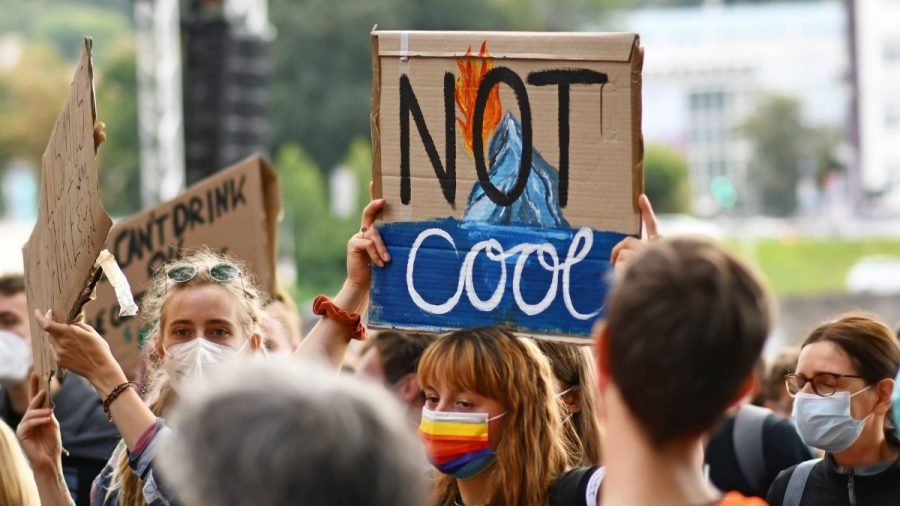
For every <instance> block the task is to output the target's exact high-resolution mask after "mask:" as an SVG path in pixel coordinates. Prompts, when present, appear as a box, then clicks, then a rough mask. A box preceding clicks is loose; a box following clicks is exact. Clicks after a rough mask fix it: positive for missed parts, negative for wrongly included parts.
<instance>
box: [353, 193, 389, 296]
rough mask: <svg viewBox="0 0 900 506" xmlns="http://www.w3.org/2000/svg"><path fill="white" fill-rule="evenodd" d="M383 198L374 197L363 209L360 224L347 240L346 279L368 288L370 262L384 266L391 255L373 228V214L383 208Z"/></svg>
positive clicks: (370, 274) (370, 276)
mask: <svg viewBox="0 0 900 506" xmlns="http://www.w3.org/2000/svg"><path fill="white" fill-rule="evenodd" d="M384 205H385V201H384V199H376V200H373V201H372V202H369V204H368V205H367V206H366V207H365V209H363V214H362V226H361V227H360V229H359V232H357V233H356V234H355V235H354V236H353V237H351V238H350V241H349V242H347V281H348V282H350V283H351V284H353V285H355V286H358V287H360V288H363V289H365V290H366V291H368V290H369V285H370V284H371V283H372V273H371V264H373V263H374V264H375V265H377V266H378V267H384V264H385V263H386V262H390V260H391V255H390V254H389V253H388V251H387V247H386V246H385V245H384V241H382V240H381V234H379V233H378V230H377V229H376V228H375V216H376V215H377V214H378V213H379V212H381V210H382V209H384Z"/></svg>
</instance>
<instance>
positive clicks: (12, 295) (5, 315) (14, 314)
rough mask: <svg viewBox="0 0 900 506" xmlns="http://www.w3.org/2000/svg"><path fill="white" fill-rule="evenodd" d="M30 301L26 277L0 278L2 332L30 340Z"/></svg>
mask: <svg viewBox="0 0 900 506" xmlns="http://www.w3.org/2000/svg"><path fill="white" fill-rule="evenodd" d="M29 323H30V320H29V318H28V299H27V298H26V297H25V277H24V276H22V275H21V274H6V275H3V276H0V330H6V331H9V332H12V333H14V334H17V335H19V336H22V337H24V338H25V339H29V337H30V336H31V327H30V326H29Z"/></svg>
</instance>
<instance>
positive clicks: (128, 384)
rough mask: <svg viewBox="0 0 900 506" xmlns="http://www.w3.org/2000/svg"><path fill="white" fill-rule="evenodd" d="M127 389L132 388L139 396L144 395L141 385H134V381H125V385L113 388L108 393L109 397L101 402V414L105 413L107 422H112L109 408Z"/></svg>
mask: <svg viewBox="0 0 900 506" xmlns="http://www.w3.org/2000/svg"><path fill="white" fill-rule="evenodd" d="M129 387H131V388H134V389H135V390H137V391H138V393H139V394H141V395H144V393H145V392H146V390H145V389H144V386H143V385H141V384H139V383H135V382H134V381H127V382H125V383H122V384H121V385H118V386H116V388H113V391H112V392H110V393H109V395H107V396H106V399H104V400H103V412H104V413H106V419H107V420H108V421H110V422H111V421H112V413H110V412H109V406H110V405H111V404H112V403H113V401H115V400H116V399H117V398H118V397H119V396H120V395H122V392H124V391H125V390H128V388H129Z"/></svg>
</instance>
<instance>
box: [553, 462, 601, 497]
mask: <svg viewBox="0 0 900 506" xmlns="http://www.w3.org/2000/svg"><path fill="white" fill-rule="evenodd" d="M603 470H604V469H603V467H601V466H591V467H576V468H574V469H570V470H568V471H566V472H564V473H562V474H560V475H559V476H558V477H557V478H556V480H554V482H553V485H551V487H550V494H549V495H550V505H551V506H557V505H559V506H563V505H566V506H569V505H590V506H594V505H595V504H597V503H596V493H597V489H599V479H598V477H600V478H602V473H603ZM593 482H596V484H594V483H593ZM592 484H594V485H595V486H594V487H591V486H590V485H592ZM591 488H593V489H594V490H593V492H594V493H593V494H591V490H589V489H591ZM590 497H594V498H595V499H594V501H593V503H591V499H590Z"/></svg>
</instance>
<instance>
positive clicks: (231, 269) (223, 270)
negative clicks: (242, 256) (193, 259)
mask: <svg viewBox="0 0 900 506" xmlns="http://www.w3.org/2000/svg"><path fill="white" fill-rule="evenodd" d="M240 274H241V270H240V269H238V267H237V266H236V265H234V264H231V263H227V262H222V263H218V264H216V265H213V266H212V267H210V268H209V275H210V276H211V277H212V278H213V279H215V280H216V281H219V282H222V283H227V282H228V281H231V280H233V279H234V278H236V277H238V276H239V275H240ZM166 275H167V276H168V277H169V279H171V280H172V281H174V282H176V283H186V282H188V281H190V280H192V279H194V277H195V276H196V275H197V268H196V267H194V266H193V265H187V264H182V265H176V266H174V267H170V268H169V270H168V271H166Z"/></svg>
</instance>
